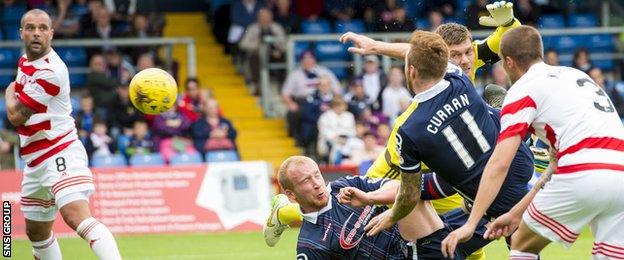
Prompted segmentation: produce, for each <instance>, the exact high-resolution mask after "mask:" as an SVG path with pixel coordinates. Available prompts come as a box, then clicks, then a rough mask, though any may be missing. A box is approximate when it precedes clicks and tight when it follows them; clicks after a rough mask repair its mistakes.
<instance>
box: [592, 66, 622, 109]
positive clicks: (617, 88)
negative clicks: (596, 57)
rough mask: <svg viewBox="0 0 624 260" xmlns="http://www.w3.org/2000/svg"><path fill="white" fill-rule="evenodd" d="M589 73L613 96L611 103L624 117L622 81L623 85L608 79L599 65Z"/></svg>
mask: <svg viewBox="0 0 624 260" xmlns="http://www.w3.org/2000/svg"><path fill="white" fill-rule="evenodd" d="M587 74H588V75H589V77H591V78H592V80H594V82H596V84H598V86H599V87H600V88H602V90H604V91H605V92H606V93H607V95H608V96H609V97H610V98H611V103H612V104H613V106H614V108H615V110H616V111H617V112H618V115H620V117H624V84H623V83H620V84H621V85H616V84H614V83H613V82H612V81H608V80H607V79H606V78H605V76H604V74H603V73H602V69H600V68H598V67H593V68H591V69H589V72H588V73H587Z"/></svg>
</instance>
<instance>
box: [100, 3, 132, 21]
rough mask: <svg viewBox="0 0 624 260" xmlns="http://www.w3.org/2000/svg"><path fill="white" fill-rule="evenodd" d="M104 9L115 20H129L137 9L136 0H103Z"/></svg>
mask: <svg viewBox="0 0 624 260" xmlns="http://www.w3.org/2000/svg"><path fill="white" fill-rule="evenodd" d="M104 5H105V6H106V10H108V12H109V13H110V14H111V16H112V18H113V20H115V21H129V20H130V17H132V16H133V15H134V13H135V12H136V9H137V0H104Z"/></svg>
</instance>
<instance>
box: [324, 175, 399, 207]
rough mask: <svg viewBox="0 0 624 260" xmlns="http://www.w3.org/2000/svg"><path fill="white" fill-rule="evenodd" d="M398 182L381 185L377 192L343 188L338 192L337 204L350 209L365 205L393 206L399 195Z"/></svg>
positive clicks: (392, 181)
mask: <svg viewBox="0 0 624 260" xmlns="http://www.w3.org/2000/svg"><path fill="white" fill-rule="evenodd" d="M400 185H401V182H400V181H397V180H391V181H388V182H386V183H385V184H383V186H381V188H379V189H378V190H374V191H370V192H364V191H362V190H360V189H358V188H356V187H345V188H342V189H340V192H338V196H336V197H337V198H338V202H340V203H342V204H346V205H349V206H352V207H356V208H359V207H363V206H366V205H389V204H393V203H394V200H395V198H396V196H397V194H398V193H399V186H400Z"/></svg>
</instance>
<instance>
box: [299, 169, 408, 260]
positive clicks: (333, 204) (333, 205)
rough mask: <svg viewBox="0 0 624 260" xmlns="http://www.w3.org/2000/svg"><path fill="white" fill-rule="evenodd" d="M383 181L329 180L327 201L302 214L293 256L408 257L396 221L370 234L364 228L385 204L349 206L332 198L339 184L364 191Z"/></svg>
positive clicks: (327, 257) (312, 257)
mask: <svg viewBox="0 0 624 260" xmlns="http://www.w3.org/2000/svg"><path fill="white" fill-rule="evenodd" d="M385 181H386V180H383V179H376V180H373V179H369V178H366V177H359V176H357V177H345V178H341V179H338V180H336V181H334V182H331V183H330V184H329V186H328V189H329V190H330V201H329V203H328V205H327V206H326V207H325V208H323V209H322V210H320V211H318V212H312V213H304V214H303V218H304V221H303V223H302V225H301V230H300V231H299V239H298V241H297V259H411V257H408V255H409V254H410V253H411V250H410V249H409V246H408V245H407V243H408V241H406V240H404V239H403V238H402V237H401V236H400V234H399V229H398V227H397V226H396V225H395V226H394V227H392V228H390V229H388V230H384V231H382V232H381V233H379V234H378V235H376V236H373V237H369V236H366V233H365V232H364V227H365V226H366V225H367V224H368V222H369V221H370V220H371V219H372V218H373V217H375V216H377V215H379V214H380V213H382V212H383V211H385V210H386V209H387V207H386V206H366V207H363V208H352V207H349V206H346V205H343V204H340V203H339V202H338V199H337V198H336V195H337V194H338V192H339V191H340V189H341V188H343V187H356V188H358V189H360V190H362V191H365V192H368V191H373V190H377V189H379V188H380V187H381V186H382V185H383V183H384V182H385Z"/></svg>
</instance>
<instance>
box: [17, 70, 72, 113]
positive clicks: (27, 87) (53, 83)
mask: <svg viewBox="0 0 624 260" xmlns="http://www.w3.org/2000/svg"><path fill="white" fill-rule="evenodd" d="M60 91H61V88H60V80H59V78H58V76H56V74H55V73H54V72H53V71H52V70H48V69H43V70H37V71H36V72H34V74H33V79H32V80H31V81H29V82H26V83H25V84H24V85H22V84H17V85H16V86H15V96H16V97H17V99H18V100H19V101H20V103H22V104H23V105H25V106H26V107H28V108H30V109H32V110H33V111H35V112H36V113H45V112H47V109H48V104H49V102H50V99H51V98H52V97H54V96H56V95H58V94H59V93H60Z"/></svg>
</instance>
